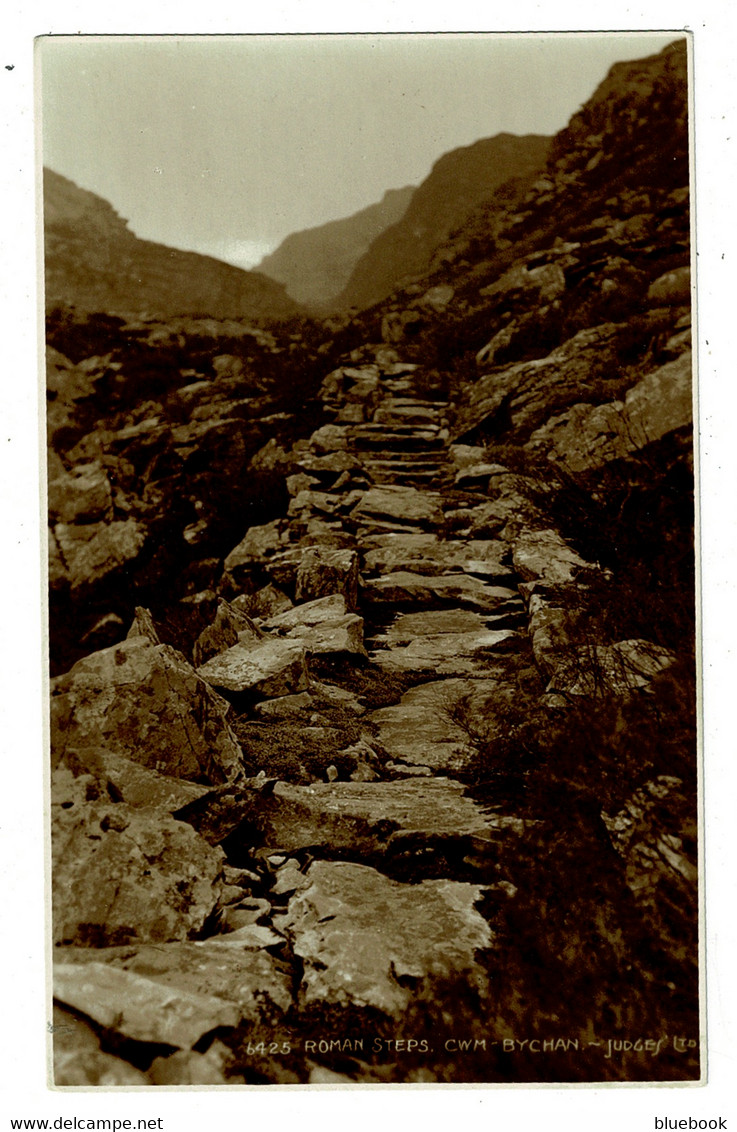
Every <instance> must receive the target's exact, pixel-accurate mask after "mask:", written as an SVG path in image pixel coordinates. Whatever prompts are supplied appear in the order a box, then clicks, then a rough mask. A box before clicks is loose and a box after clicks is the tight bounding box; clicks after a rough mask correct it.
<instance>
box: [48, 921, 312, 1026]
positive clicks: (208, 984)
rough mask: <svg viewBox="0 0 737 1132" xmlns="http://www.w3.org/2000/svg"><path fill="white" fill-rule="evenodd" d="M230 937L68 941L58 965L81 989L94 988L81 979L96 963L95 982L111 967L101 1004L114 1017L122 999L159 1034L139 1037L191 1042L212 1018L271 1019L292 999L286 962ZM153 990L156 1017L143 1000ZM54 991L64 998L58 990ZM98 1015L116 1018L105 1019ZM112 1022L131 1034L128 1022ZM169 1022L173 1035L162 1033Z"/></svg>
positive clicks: (134, 1019)
mask: <svg viewBox="0 0 737 1132" xmlns="http://www.w3.org/2000/svg"><path fill="white" fill-rule="evenodd" d="M233 934H235V933H233ZM272 935H273V933H272ZM230 939H231V936H213V937H212V938H211V939H208V940H201V941H193V942H183V943H168V944H163V945H162V944H157V945H156V946H155V947H154V946H145V945H144V946H138V947H113V948H105V949H104V950H103V951H95V952H93V951H82V950H81V949H79V948H63V949H59V951H58V953H57V959H58V960H60V963H57V964H55V966H56V970H57V971H58V970H59V966H61V968H62V969H63V972H64V975H65V978H66V980H67V985H68V986H70V987H72V988H74V991H73V993H78V994H80V993H85V994H87V993H89V992H87V991H86V990H85V991H80V990H78V989H77V988H79V987H80V984H81V986H82V987H86V977H87V974H88V973H89V972H90V969H92V971H93V974H94V978H93V980H92V981H93V984H94V985H95V986H97V982H96V980H97V977H98V976H100V977H102V971H103V970H110V971H111V972H112V973H113V978H111V980H110V985H109V989H108V991H104V990H103V991H102V993H101V995H100V999H101V1007H102V1008H103V1009H105V1010H108V1009H109V1010H110V1011H111V1012H112V1013H113V1017H114V1012H115V1007H116V1005H117V1006H118V1009H119V1010H120V1011H121V1012H123V1011H124V1009H127V1011H128V1014H127V1019H128V1020H127V1025H128V1027H129V1028H133V1027H136V1028H137V1030H138V1032H139V1033H140V1032H141V1031H145V1028H146V1027H150V1028H151V1030H152V1031H153V1030H155V1032H156V1033H157V1036H156V1037H150V1038H148V1039H146V1038H142V1037H138V1038H137V1040H139V1041H143V1040H148V1041H157V1042H158V1041H161V1042H166V1044H168V1045H174V1046H178V1047H179V1048H181V1049H188V1048H191V1046H192V1045H194V1044H195V1043H196V1042H197V1041H198V1036H194V1035H195V1034H196V1031H198V1030H199V1031H200V1034H199V1036H201V1035H202V1034H204V1033H207V1032H208V1030H209V1029H211V1028H213V1027H211V1026H210V1021H211V1019H212V1018H218V1017H219V1018H222V1019H223V1021H222V1022H220V1023H216V1025H227V1026H232V1025H240V1024H242V1023H243V1022H247V1023H252V1024H259V1023H261V1024H268V1023H270V1022H273V1021H274V1020H275V1019H276V1018H277V1017H279V1015H281V1014H283V1013H284V1012H285V1011H286V1010H288V1009H289V1007H290V1006H291V1004H292V993H291V980H290V978H289V976H288V975H287V973H286V972H285V970H284V968H283V966H282V964H281V963H280V962H279V961H278V960H276V959H275V958H274V956H273V955H271V954H270V953H269V952H267V951H264V950H262V949H260V948H249V947H247V946H246V945H245V944H244V943H243V942H242V941H239V942H238V944H237V945H232V944H230V943H229V942H228V941H229V940H230ZM98 960H101V961H98ZM128 987H130V988H131V992H132V993H131V994H130V996H129V994H128V989H127V988H128ZM147 989H150V991H151V993H152V996H153V998H152V1001H154V1002H155V1001H156V997H157V996H159V999H160V1001H161V1003H162V1004H163V1010H162V1012H161V1013H159V1016H158V1017H156V1014H157V1011H156V1010H154V1009H152V1010H150V1014H151V1015H152V1016H153V1017H151V1018H150V1019H149V1020H147V1019H146V1007H145V1003H146V999H145V992H146V990H147ZM139 992H140V993H139ZM55 993H56V994H57V997H62V996H60V995H59V994H58V992H57V991H56V990H55ZM167 996H170V997H169V998H168V999H167ZM64 1001H67V999H66V998H65V999H64ZM167 1001H168V1002H169V1005H168V1006H167V1005H166V1003H167ZM70 1005H74V1006H75V1008H76V1009H78V1010H81V1011H82V1012H83V1013H87V1014H89V1016H90V1017H92V1018H96V1016H95V1015H94V1014H92V1013H91V1011H90V1010H85V1009H84V1008H83V1007H81V1006H79V1005H77V1004H75V1003H71V1002H70ZM92 1005H94V1002H93V1003H92ZM131 1008H132V1009H131ZM233 1019H235V1021H233ZM96 1021H98V1022H100V1023H101V1024H103V1025H106V1026H109V1025H110V1024H109V1023H106V1022H103V1021H102V1019H101V1018H96ZM113 1028H115V1029H116V1030H119V1032H120V1033H126V1030H125V1029H124V1028H123V1027H122V1026H117V1025H115V1026H114V1027H113ZM164 1028H166V1030H167V1031H168V1037H164V1036H163V1029H164ZM128 1036H129V1037H135V1034H134V1033H129V1034H128ZM193 1036H194V1040H193V1041H192V1040H190V1039H192V1037H193Z"/></svg>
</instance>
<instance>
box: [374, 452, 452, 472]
mask: <svg viewBox="0 0 737 1132" xmlns="http://www.w3.org/2000/svg"><path fill="white" fill-rule="evenodd" d="M360 462H361V464H362V466H363V467H364V468H367V467H374V466H376V467H385V468H393V467H395V466H396V467H402V466H405V467H406V466H407V465H413V464H417V465H418V466H420V465H421V466H422V467H427V468H438V467H441V466H443V465H445V464H447V460H446V456H445V452H444V451H443V450H442V449H433V450H431V451H429V452H422V451H420V452H417V451H415V452H402V451H396V450H395V451H393V452H391V453H389V452H387V454H386V455H385V456H382V455H381V453H379V454H378V455H371V454H368V455H366V456H364V457H363V458H362V459H361V461H360ZM448 467H450V465H448Z"/></svg>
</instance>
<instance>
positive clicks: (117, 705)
mask: <svg viewBox="0 0 737 1132" xmlns="http://www.w3.org/2000/svg"><path fill="white" fill-rule="evenodd" d="M226 712H227V704H226V703H225V701H224V700H222V699H221V698H220V696H218V695H216V694H215V692H213V690H212V688H211V687H210V686H209V685H208V684H207V683H205V681H204V680H203V679H201V678H200V677H199V676H198V675H197V673H196V672H195V671H194V669H193V668H192V667H191V665H189V664H188V663H187V661H186V660H185V659H184V657H183V656H182V655H181V653H178V652H176V651H175V650H174V649H172V648H170V647H169V646H168V645H155V644H153V642H152V641H150V640H149V639H148V638H147V637H131V638H129V639H128V640H125V641H121V642H120V644H117V645H112V646H111V647H110V648H107V649H102V650H101V651H100V652H95V653H91V654H90V656H86V657H84V658H83V659H82V660H79V661H78V662H77V663H76V664H75V665H74V667H73V668H72V669H70V671H69V672H67V673H66V674H65V675H64V676H60V677H58V678H57V679H56V680H54V681H53V684H52V697H51V727H52V731H51V735H52V750H53V752H54V755H55V756H56V757H57V758H61V757H63V756H64V754H65V752H66V751H67V749H71V750H74V749H84V748H97V749H101V750H107V751H109V752H111V753H112V754H118V755H123V756H124V757H125V758H129V759H132V760H133V761H134V762H138V763H141V764H142V765H143V766H147V767H150V768H151V769H152V770H157V771H161V772H162V773H163V774H169V775H172V776H173V777H178V778H188V779H192V780H194V781H196V782H204V783H208V782H209V783H221V782H226V781H228V780H229V779H232V778H233V777H235V776H236V775H237V774H238V771H239V769H240V767H241V753H240V748H239V747H238V744H237V743H236V741H235V738H234V736H233V734H232V732H231V731H230V728H229V727H228V725H227V724H226V722H225V715H226Z"/></svg>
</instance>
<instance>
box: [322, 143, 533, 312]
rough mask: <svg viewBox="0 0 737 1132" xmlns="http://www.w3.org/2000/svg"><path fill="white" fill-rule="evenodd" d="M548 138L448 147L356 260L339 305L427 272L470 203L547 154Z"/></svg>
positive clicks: (361, 303)
mask: <svg viewBox="0 0 737 1132" xmlns="http://www.w3.org/2000/svg"><path fill="white" fill-rule="evenodd" d="M549 144H550V139H549V138H544V137H538V136H536V135H528V136H526V137H521V138H518V137H514V136H512V135H511V134H498V135H497V136H496V137H494V138H484V139H482V140H481V141H477V142H475V143H474V144H473V145H469V146H464V147H462V148H461V149H454V150H453V151H452V152H451V153H446V154H445V155H444V156H443V157H441V158H440V160H439V161H437V162H436V163H435V165H434V166H433V168H432V171H431V173H430V175H429V176H428V177H427V179H426V180H425V181H423V182H422V184H421V185H420V186H419V188H418V189H417V190H416V191H415V194H414V196H413V197H412V200H411V201H410V204H409V207H408V208H407V210H406V212H405V214H404V216H403V217H402V219H401V220H399V221H397V223H396V224H393V225H392V226H391V227H389V228H386V229H385V230H384V231H383V232H382V233H381V235H380V236H377V238H376V239H375V240H374V241H373V243H372V244H371V246H370V248H369V249H368V251H367V252H366V253H365V255H363V256H362V257H361V259H359V261H358V263H357V264H356V265H355V268H354V270H353V274H352V275H351V278H350V279H349V281H348V283H347V285H346V287H345V290H344V291H343V293H342V295H341V296H340V298H339V299H338V301H337V304H336V305H337V306H338V307H354V306H355V307H358V308H359V309H361V308H363V307H367V306H370V305H371V304H372V303H375V302H377V301H378V300H380V299H383V298H384V297H385V296H386V295H388V294H389V293H390V292H391V291H393V290H394V289H395V287H397V286H398V285H399V284H401V283H403V282H405V281H406V280H407V279H411V278H413V277H414V276H416V275H421V274H423V273H424V272H425V271H426V270H427V267H428V265H429V263H430V261H431V257H432V254H433V252H434V251H435V249H436V248H437V247H438V246H439V245H440V244H442V243H443V241H444V240H445V238H446V237H447V236H448V235H449V234H450V233H451V232H452V231H453V230H454V229H455V228H456V226H457V225H458V224H460V223H461V222H462V221H463V220H465V218H466V217H467V216H468V213H469V212H470V211H471V209H472V208H473V207H474V206H476V205H478V204H479V203H480V202H482V201H484V200H485V199H487V198H488V197H490V196H491V195H492V194H493V193H494V191H495V190H496V189H497V188H499V187H500V186H501V185H503V184H505V183H506V182H507V181H509V180H511V179H513V178H521V179H524V178H525V177H527V176H529V175H530V174H532V173H534V172H536V171H537V170H538V169H539V168H540V166H541V165H542V164H543V162H544V160H545V156H546V153H547V150H548V146H549Z"/></svg>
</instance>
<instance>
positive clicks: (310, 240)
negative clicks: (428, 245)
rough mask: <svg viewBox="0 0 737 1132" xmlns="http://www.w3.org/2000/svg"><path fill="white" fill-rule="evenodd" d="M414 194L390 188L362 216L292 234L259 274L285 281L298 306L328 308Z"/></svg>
mask: <svg viewBox="0 0 737 1132" xmlns="http://www.w3.org/2000/svg"><path fill="white" fill-rule="evenodd" d="M414 191H415V190H414V188H413V186H411V185H408V186H406V187H405V188H402V189H388V190H387V191H386V192H385V193H384V196H383V197H382V198H381V200H380V201H379V202H377V203H376V204H372V205H369V206H368V208H364V209H361V211H360V212H356V213H354V214H353V215H351V216H346V217H342V218H341V219H339V220H330V221H328V223H326V224H320V225H317V226H316V227H314V228H307V229H305V230H304V231H302V232H294V233H293V234H292V235H290V236H287V238H286V239H285V240H284V241H283V242H282V243H281V244H280V245H279V247H278V248H277V249H276V250H275V251H274V252H272V253H271V254H270V255H268V256H266V257H265V258H264V259H263V260H262V261H261V263H260V264H259V267H258V269H259V271H262V272H263V273H264V274H265V275H268V276H269V278H271V279H274V280H276V281H277V282H279V283H283V284H284V286H285V288H286V290H287V293H288V294H289V295H290V296H291V297H292V298H293V299H295V300H297V302H300V303H304V304H305V305H306V306H310V307H313V308H320V307H329V306H330V305H331V304H333V303H334V300H335V299H336V298H337V296H338V295H339V294H340V293H341V291H342V290H343V288H344V287H345V286H346V284H347V282H348V280H349V279H350V277H351V273H352V271H353V268H354V267H355V265H356V263H357V262H358V260H359V259H360V257H361V256H362V255H363V254H364V253H365V252H366V251H367V250H368V248H369V247H370V245H371V243H372V241H373V240H375V239H376V237H377V236H379V235H380V234H381V232H383V231H384V230H385V229H386V228H388V227H389V226H390V225H392V224H395V223H396V222H397V221H398V220H400V219H401V218H402V216H403V215H404V214H405V212H406V211H407V207H408V205H409V203H410V201H411V199H412V196H413V194H414Z"/></svg>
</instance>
